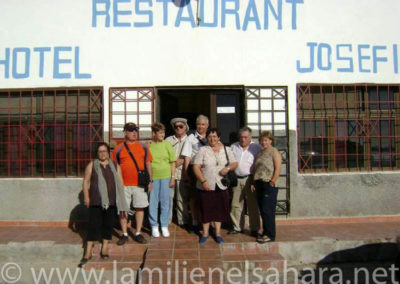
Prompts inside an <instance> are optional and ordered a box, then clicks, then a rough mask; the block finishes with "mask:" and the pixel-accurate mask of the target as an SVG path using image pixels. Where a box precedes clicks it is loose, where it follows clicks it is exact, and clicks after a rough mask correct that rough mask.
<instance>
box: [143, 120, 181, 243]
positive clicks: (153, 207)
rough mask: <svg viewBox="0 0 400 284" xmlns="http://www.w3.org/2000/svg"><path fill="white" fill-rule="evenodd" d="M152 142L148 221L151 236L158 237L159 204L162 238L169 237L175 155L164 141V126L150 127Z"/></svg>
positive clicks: (155, 125) (170, 146)
mask: <svg viewBox="0 0 400 284" xmlns="http://www.w3.org/2000/svg"><path fill="white" fill-rule="evenodd" d="M151 131H152V133H153V141H152V142H151V144H150V152H151V155H152V156H153V161H152V162H151V168H152V172H153V189H152V190H151V191H150V201H149V203H150V205H149V221H150V225H151V235H152V236H153V237H155V238H158V237H159V236H160V231H159V223H158V206H159V204H160V207H161V210H160V211H161V214H160V223H161V232H162V235H163V237H169V231H168V223H169V220H170V215H171V207H172V198H171V197H172V189H173V188H174V187H175V178H171V177H174V176H175V161H176V157H175V153H174V150H173V148H172V145H171V143H169V142H167V141H164V137H165V126H164V125H163V124H162V123H159V122H156V123H154V124H153V125H152V126H151Z"/></svg>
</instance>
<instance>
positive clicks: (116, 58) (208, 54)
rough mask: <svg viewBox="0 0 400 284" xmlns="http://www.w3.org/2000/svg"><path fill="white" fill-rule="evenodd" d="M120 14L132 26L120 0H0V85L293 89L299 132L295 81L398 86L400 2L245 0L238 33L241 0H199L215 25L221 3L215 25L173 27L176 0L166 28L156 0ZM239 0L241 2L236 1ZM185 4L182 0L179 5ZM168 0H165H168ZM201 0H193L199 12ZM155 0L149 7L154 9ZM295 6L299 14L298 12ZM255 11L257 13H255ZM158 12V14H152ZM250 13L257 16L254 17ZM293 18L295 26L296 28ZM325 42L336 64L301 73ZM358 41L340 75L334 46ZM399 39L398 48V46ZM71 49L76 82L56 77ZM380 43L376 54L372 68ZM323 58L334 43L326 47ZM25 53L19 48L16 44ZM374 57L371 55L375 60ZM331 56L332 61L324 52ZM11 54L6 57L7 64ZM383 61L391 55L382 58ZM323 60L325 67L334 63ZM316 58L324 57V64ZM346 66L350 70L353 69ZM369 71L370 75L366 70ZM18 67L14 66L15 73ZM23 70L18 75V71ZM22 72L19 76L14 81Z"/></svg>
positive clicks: (344, 51)
mask: <svg viewBox="0 0 400 284" xmlns="http://www.w3.org/2000/svg"><path fill="white" fill-rule="evenodd" d="M118 1H119V2H120V3H119V4H118V5H117V7H118V10H119V11H125V13H131V15H122V16H119V17H118V18H117V19H118V20H119V22H124V23H127V24H128V25H130V26H131V27H117V26H115V25H114V24H113V19H115V18H116V17H115V16H114V15H113V12H112V10H113V5H114V4H115V3H117V0H57V1H54V0H36V1H31V0H3V1H0V11H2V16H1V17H0V42H1V45H0V88H23V87H58V86H104V87H105V89H104V93H105V95H107V94H108V88H109V87H122V86H166V85H177V86H178V85H228V84H234V85H238V84H244V85H284V86H288V87H289V94H290V99H289V109H290V110H292V111H290V128H291V129H293V130H294V129H296V115H295V112H294V111H293V110H295V109H296V95H295V94H296V88H295V87H296V83H299V82H307V83H308V82H319V83H330V82H331V83H354V82H371V83H398V82H399V74H398V70H397V69H396V66H397V65H398V59H397V60H396V56H395V55H394V53H393V52H394V51H393V49H394V50H396V51H397V54H400V50H399V47H400V42H399V38H400V30H399V29H398V15H399V12H400V2H399V1H398V0H385V1H382V0H363V1H359V0H335V1H332V0H304V1H302V0H297V1H298V2H303V3H297V4H293V1H294V0H282V1H280V0H252V1H250V0H240V6H239V12H238V13H239V14H238V15H239V18H240V21H239V22H240V30H237V29H236V25H235V17H234V16H233V15H227V21H226V27H222V14H223V13H222V12H221V10H222V9H221V6H226V7H227V8H228V9H233V8H234V6H235V0H206V1H200V4H204V3H206V4H205V5H206V6H205V13H204V21H206V22H212V19H213V18H212V17H213V15H214V9H213V7H212V5H211V4H213V3H217V4H218V13H217V14H218V17H217V18H218V23H217V24H216V27H194V28H193V27H192V26H191V24H190V22H189V21H182V22H181V23H180V24H179V26H178V27H175V21H176V19H177V18H178V19H179V16H177V15H178V14H179V7H177V6H176V5H174V3H172V2H171V1H170V0H165V1H168V2H169V4H168V23H167V25H164V24H163V20H164V19H163V17H164V11H165V10H164V8H163V7H164V6H163V3H161V2H157V1H156V0H142V1H138V0H118ZM236 1H237V3H239V0H236ZM100 2H109V3H110V4H111V8H110V13H109V14H110V19H111V24H110V27H105V20H104V19H105V17H104V16H99V17H97V18H96V21H97V27H93V24H92V20H93V17H94V13H93V7H97V9H99V10H103V9H104V8H105V5H103V4H96V3H100ZM136 2H137V3H139V4H140V5H139V6H140V9H141V11H151V13H152V16H153V23H152V25H151V26H149V27H133V26H132V25H133V23H136V24H137V23H139V22H147V21H148V17H147V16H146V15H138V13H137V9H136V8H135V4H136ZM176 2H179V1H176ZM166 3H167V2H166ZM197 3H198V2H197V0H191V8H192V10H193V13H194V17H195V13H196V7H197ZM268 3H269V4H270V5H271V6H272V7H274V8H277V7H278V6H279V4H280V3H282V28H281V29H278V27H277V26H278V22H277V20H276V19H275V18H274V16H273V14H272V13H271V12H270V13H269V27H268V29H264V19H265V17H264V4H268ZM150 4H151V5H152V7H150V6H149V5H150ZM252 4H253V5H255V6H256V8H257V13H258V17H259V21H260V26H261V29H259V30H258V29H257V28H256V24H255V21H249V22H248V28H247V30H246V31H244V30H243V23H244V22H245V19H246V17H245V15H246V10H247V9H248V7H250V8H251V7H253V6H251V5H252ZM181 9H182V10H181V12H182V15H183V17H189V12H188V11H189V10H188V6H184V7H183V8H181ZM293 9H294V10H295V12H296V17H297V18H296V20H294V18H293V15H294V14H293ZM249 11H250V12H253V13H250V16H254V10H249ZM147 13H150V12H147ZM247 19H249V18H247ZM293 24H295V25H296V28H294V27H293V26H292V25H293ZM310 42H315V43H327V44H328V45H329V46H330V47H331V48H332V56H331V68H330V70H327V71H324V70H318V68H315V70H314V71H313V72H308V73H301V72H300V70H298V69H297V67H296V64H297V61H300V67H302V68H305V67H307V66H308V62H309V47H308V46H307V44H308V43H310ZM338 44H348V45H351V48H352V51H350V50H349V47H348V46H343V47H341V49H340V52H341V54H340V56H342V57H351V58H352V60H353V63H354V68H353V70H352V72H338V68H347V67H348V66H349V60H348V59H342V60H338V59H337V55H336V46H337V45H338ZM360 44H365V45H369V46H366V47H362V48H361V54H362V56H365V57H366V58H365V59H363V60H362V61H361V63H362V69H364V70H366V72H362V70H360V68H359V62H360V60H359V53H358V45H360ZM393 45H398V46H395V48H393ZM60 46H61V47H64V46H65V47H69V48H70V50H71V51H61V52H60V58H61V59H71V62H70V63H69V62H67V63H62V64H60V65H59V66H60V70H59V72H60V73H69V74H70V75H71V78H67V79H62V78H61V79H60V78H54V77H57V76H54V47H60ZM374 46H379V47H376V48H375V51H376V56H377V57H378V60H379V58H380V57H385V58H387V62H377V65H376V66H377V69H376V73H374V72H373V71H374V70H373V62H374V60H373V52H374ZM19 47H22V48H28V49H29V52H30V55H31V57H30V60H29V62H30V68H29V72H28V71H27V69H26V62H27V61H26V60H25V59H26V58H25V56H24V54H25V52H27V51H26V50H24V49H22V50H20V52H17V53H18V57H17V59H16V60H15V62H16V64H17V69H16V70H17V73H16V76H14V75H15V74H13V72H12V71H13V69H15V68H12V65H13V64H12V63H13V61H14V56H13V53H14V51H16V50H15V48H19ZM40 47H50V48H51V50H50V51H49V52H47V51H46V52H43V53H42V54H43V56H44V61H43V76H42V77H41V76H40V74H39V70H40V67H41V65H40V58H39V54H40V53H39V51H34V48H40ZM75 47H79V55H80V60H79V64H77V66H79V72H80V73H81V74H90V77H91V78H89V79H84V78H83V79H82V78H76V77H79V76H77V75H75V70H74V66H75V64H74V58H75V57H74V51H75ZM322 47H323V48H322V49H321V51H323V54H325V55H326V54H327V53H326V51H327V47H324V46H322ZM7 48H8V49H9V51H10V57H9V64H10V66H9V68H10V69H9V72H10V74H9V78H6V76H5V63H4V59H5V58H6V49H7ZM17 51H18V49H17ZM368 57H370V58H368ZM324 58H325V57H324ZM1 60H3V61H1ZM382 60H384V59H382ZM328 63H329V62H328V61H327V60H326V59H323V61H322V67H326V66H327V65H328ZM316 64H317V63H316ZM347 69H348V68H347ZM368 70H369V71H368ZM14 71H15V70H14ZM18 74H19V75H18ZM18 76H20V77H23V78H19V79H16V78H15V77H18ZM107 102H108V100H107V99H105V115H106V117H105V131H107V130H108V105H107Z"/></svg>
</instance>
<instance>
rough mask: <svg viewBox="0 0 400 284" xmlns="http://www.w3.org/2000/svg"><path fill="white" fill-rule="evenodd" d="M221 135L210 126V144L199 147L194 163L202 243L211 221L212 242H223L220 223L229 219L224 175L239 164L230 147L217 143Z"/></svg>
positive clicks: (206, 235) (207, 233)
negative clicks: (212, 226)
mask: <svg viewBox="0 0 400 284" xmlns="http://www.w3.org/2000/svg"><path fill="white" fill-rule="evenodd" d="M220 136H221V133H220V132H219V131H218V129H217V128H210V129H209V130H208V131H207V134H206V137H207V140H208V144H209V145H208V146H203V147H201V148H200V150H199V152H198V153H197V154H196V156H195V158H194V162H193V172H194V174H195V175H196V178H197V184H196V188H197V189H198V193H199V194H198V202H199V203H198V204H199V208H198V210H199V211H198V215H199V216H198V218H199V221H200V223H201V224H202V225H203V235H202V237H201V238H200V240H199V243H200V244H204V243H205V242H206V241H207V239H208V238H209V228H210V223H211V222H213V224H214V226H215V236H214V237H215V241H216V242H217V243H219V244H220V243H222V242H223V239H222V237H221V223H222V222H227V221H229V192H228V190H227V189H228V187H227V186H226V183H225V182H224V180H225V179H224V176H226V175H227V174H228V172H229V171H234V170H235V169H236V167H237V165H238V163H237V162H236V159H235V156H234V155H233V153H232V151H231V149H230V148H229V147H226V146H224V144H222V143H221V142H220ZM224 148H225V149H226V152H225V149H224ZM227 157H228V158H229V163H228V159H227Z"/></svg>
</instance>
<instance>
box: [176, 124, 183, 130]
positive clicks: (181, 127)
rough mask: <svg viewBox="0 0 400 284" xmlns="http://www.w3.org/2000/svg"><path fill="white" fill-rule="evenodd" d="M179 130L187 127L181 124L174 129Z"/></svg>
mask: <svg viewBox="0 0 400 284" xmlns="http://www.w3.org/2000/svg"><path fill="white" fill-rule="evenodd" d="M178 128H180V129H183V128H185V125H183V124H179V125H175V126H174V129H178Z"/></svg>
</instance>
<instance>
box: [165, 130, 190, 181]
mask: <svg viewBox="0 0 400 284" xmlns="http://www.w3.org/2000/svg"><path fill="white" fill-rule="evenodd" d="M187 138H188V136H186V135H185V136H184V137H182V139H181V140H179V139H178V138H177V137H176V136H175V135H172V136H169V137H167V138H166V139H165V141H168V142H169V143H171V145H172V148H173V149H174V152H175V157H176V158H177V159H179V158H180V157H181V153H182V151H183V146H184V145H185V144H186V142H187ZM182 168H183V165H180V166H179V167H177V168H176V169H175V178H176V179H181V177H182Z"/></svg>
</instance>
